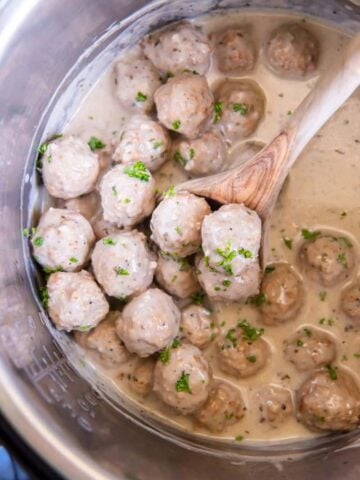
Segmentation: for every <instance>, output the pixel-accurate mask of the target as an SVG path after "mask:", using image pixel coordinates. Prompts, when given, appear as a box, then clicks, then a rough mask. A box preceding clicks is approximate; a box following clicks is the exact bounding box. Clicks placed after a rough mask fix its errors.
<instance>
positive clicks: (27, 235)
mask: <svg viewBox="0 0 360 480" xmlns="http://www.w3.org/2000/svg"><path fill="white" fill-rule="evenodd" d="M22 234H23V237H25V238H30V232H29V229H28V228H23V229H22Z"/></svg>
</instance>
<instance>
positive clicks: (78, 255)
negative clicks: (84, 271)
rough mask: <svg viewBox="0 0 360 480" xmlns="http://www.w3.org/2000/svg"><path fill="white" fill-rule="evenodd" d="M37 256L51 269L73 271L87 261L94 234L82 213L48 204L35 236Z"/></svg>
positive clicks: (33, 243)
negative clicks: (48, 206) (49, 206)
mask: <svg viewBox="0 0 360 480" xmlns="http://www.w3.org/2000/svg"><path fill="white" fill-rule="evenodd" d="M31 242H32V246H33V251H34V257H35V259H36V261H37V262H38V263H40V265H41V266H42V267H44V269H45V270H46V271H48V272H51V271H55V270H64V271H66V272H73V271H75V270H80V268H81V267H82V266H83V265H84V264H85V263H86V262H87V261H88V259H89V255H90V250H91V248H92V246H93V244H94V243H95V235H94V232H93V230H92V228H91V225H90V223H89V222H88V221H87V220H86V219H85V218H84V217H83V216H82V215H80V214H78V213H75V212H71V211H69V210H63V209H60V208H49V210H48V211H47V212H45V213H44V214H43V215H42V217H41V218H40V222H39V224H38V226H37V227H36V233H35V235H34V236H33V238H32V240H31Z"/></svg>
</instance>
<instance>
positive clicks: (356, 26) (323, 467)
mask: <svg viewBox="0 0 360 480" xmlns="http://www.w3.org/2000/svg"><path fill="white" fill-rule="evenodd" d="M355 3H356V2H351V1H350V0H347V1H336V0H326V1H325V0H312V1H310V0H309V1H307V0H253V1H251V0H250V1H241V0H222V1H221V0H193V1H190V0H154V1H146V0H61V1H59V0H2V1H1V0H0V98H1V101H0V122H1V129H0V145H1V150H0V152H1V153H0V162H1V167H2V168H1V176H0V207H1V208H0V215H1V223H0V225H1V229H0V239H1V241H0V248H1V254H2V255H1V260H2V268H1V270H0V287H1V288H0V343H1V348H0V408H1V411H2V413H3V415H4V417H5V418H6V419H7V420H8V422H9V423H10V424H11V426H12V427H13V429H14V430H15V431H17V432H18V433H19V434H20V436H21V437H22V439H23V440H24V442H26V443H27V444H28V445H29V446H30V447H31V448H32V449H33V450H34V451H36V452H37V453H39V454H40V456H41V457H42V458H44V459H45V460H46V462H47V463H48V464H49V465H51V466H52V467H53V468H54V469H56V470H57V471H59V472H60V473H62V475H63V476H64V477H66V478H69V479H76V480H80V479H87V480H89V479H105V478H106V479H111V478H116V479H139V480H146V479H151V480H152V479H155V478H156V479H157V480H162V479H166V480H169V479H171V480H173V479H174V480H175V479H179V480H180V479H181V480H183V479H189V480H192V479H196V480H202V479H206V480H211V479H219V478H220V479H222V478H224V479H225V478H226V479H227V480H232V479H237V478H242V479H244V480H247V479H250V478H253V477H254V476H257V478H263V477H265V476H266V478H268V479H269V480H271V479H279V478H284V479H286V478H290V477H291V478H292V479H293V480H297V479H299V480H300V479H303V478H310V479H311V478H317V479H319V480H322V479H340V478H341V479H344V480H355V479H358V478H360V462H359V463H357V457H358V455H359V450H358V446H359V447H360V442H358V439H357V435H356V434H347V435H337V436H329V437H325V438H323V439H321V440H317V441H312V442H308V443H306V444H305V443H302V444H291V445H290V444H289V445H284V444H282V445H277V446H270V445H264V446H263V448H261V449H258V448H257V449H254V448H252V449H251V448H246V447H245V446H242V445H238V446H233V447H230V446H228V447H226V446H220V445H217V444H216V442H215V443H214V442H205V441H201V442H200V440H194V439H192V438H191V437H189V436H186V435H185V434H178V433H177V432H176V431H171V430H170V429H166V428H164V427H159V426H157V425H155V424H153V423H152V422H151V421H149V420H148V419H147V418H145V417H142V416H141V415H140V414H139V413H138V412H135V411H133V410H132V409H131V408H129V407H128V406H127V405H125V404H124V405H121V404H117V405H114V402H113V400H112V399H111V398H110V397H109V395H107V394H106V392H104V391H102V394H101V395H99V391H100V390H101V385H91V380H92V379H91V375H90V374H88V372H83V376H80V375H79V373H78V369H77V368H76V363H74V362H75V360H76V359H74V358H73V356H71V354H69V355H67V356H66V355H64V351H65V352H66V350H67V348H68V345H67V342H66V339H65V338H64V336H63V335H59V334H57V333H56V332H55V331H54V330H51V326H50V324H49V322H48V320H47V319H46V316H45V315H44V312H43V311H42V308H41V306H40V303H39V301H38V300H37V298H36V294H35V285H36V283H35V271H34V269H33V267H32V265H31V264H30V263H29V262H28V261H27V255H28V251H27V248H28V246H27V245H26V242H25V241H24V239H23V238H22V235H21V229H22V227H23V226H25V225H26V223H27V222H28V221H29V216H30V214H31V212H32V211H33V210H34V207H36V201H37V200H38V199H37V198H36V197H35V204H33V198H34V197H31V198H30V191H31V190H33V191H34V189H35V190H36V188H37V185H36V180H35V177H34V175H33V172H34V163H35V159H36V149H37V146H38V145H39V144H40V142H41V140H42V139H43V138H44V137H47V136H49V135H51V134H52V133H56V132H58V131H61V129H62V127H63V125H64V124H65V123H66V121H67V120H68V119H69V117H70V116H71V115H72V113H73V112H74V111H75V109H76V108H77V106H78V104H79V102H80V101H81V99H82V98H83V97H84V95H85V94H86V92H87V91H88V90H89V88H91V86H92V85H93V84H94V83H95V82H96V80H97V79H98V78H99V75H100V74H101V73H102V71H104V70H105V69H106V68H107V67H108V66H109V65H110V63H111V61H112V60H113V58H114V56H116V54H118V53H119V51H120V50H121V49H122V48H124V47H126V46H127V45H129V44H132V43H134V42H135V41H137V40H138V39H139V38H140V37H141V36H143V35H144V34H145V33H146V32H148V31H149V30H150V29H153V28H156V27H158V26H161V25H163V24H165V23H167V22H169V21H172V20H177V19H181V18H184V17H185V18H186V17H189V16H190V17H192V16H196V15H199V14H202V13H207V12H210V11H216V10H219V11H222V10H224V9H230V8H238V9H240V10H243V11H244V12H245V11H250V10H251V9H262V10H263V11H264V12H265V11H266V10H269V9H277V10H284V9H289V10H291V11H292V12H297V13H299V15H302V14H307V15H312V16H315V17H318V18H320V19H321V20H323V21H327V22H329V23H332V24H335V25H338V26H339V27H341V28H343V29H344V30H345V31H348V32H350V33H353V32H355V31H359V30H360V7H359V6H356V5H355ZM264 14H265V13H264ZM94 59H96V62H95V63H94ZM74 365H75V367H74ZM83 377H86V378H87V380H88V381H87V380H85V379H84V378H83ZM94 386H95V387H96V390H94V388H93V387H94Z"/></svg>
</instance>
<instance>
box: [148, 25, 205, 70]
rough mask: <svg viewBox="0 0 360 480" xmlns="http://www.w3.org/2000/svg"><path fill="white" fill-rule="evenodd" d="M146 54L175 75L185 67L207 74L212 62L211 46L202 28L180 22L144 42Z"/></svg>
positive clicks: (150, 36) (185, 68)
mask: <svg viewBox="0 0 360 480" xmlns="http://www.w3.org/2000/svg"><path fill="white" fill-rule="evenodd" d="M143 46H144V53H145V56H146V57H148V58H149V59H150V60H151V61H152V63H153V64H154V65H155V67H156V68H158V69H159V70H160V71H161V72H162V73H164V74H167V75H174V74H176V73H181V72H183V71H186V70H190V71H194V72H196V73H200V74H202V75H203V74H205V73H206V72H207V71H208V69H209V66H210V61H211V52H212V48H211V46H210V43H209V40H208V38H207V37H206V35H204V34H203V33H202V32H201V31H200V30H199V29H197V28H194V27H193V26H192V25H190V24H189V23H181V24H178V25H176V26H175V27H171V28H169V29H167V30H165V31H163V32H160V33H158V34H155V35H149V36H148V37H147V38H146V39H145V41H144V42H143Z"/></svg>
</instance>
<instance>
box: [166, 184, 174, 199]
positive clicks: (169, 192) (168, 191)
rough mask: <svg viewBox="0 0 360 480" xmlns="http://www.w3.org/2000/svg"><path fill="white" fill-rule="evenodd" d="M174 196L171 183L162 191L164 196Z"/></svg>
mask: <svg viewBox="0 0 360 480" xmlns="http://www.w3.org/2000/svg"><path fill="white" fill-rule="evenodd" d="M174 196H175V187H174V185H171V186H170V187H169V188H168V189H167V190H166V191H165V192H164V198H172V197H174Z"/></svg>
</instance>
